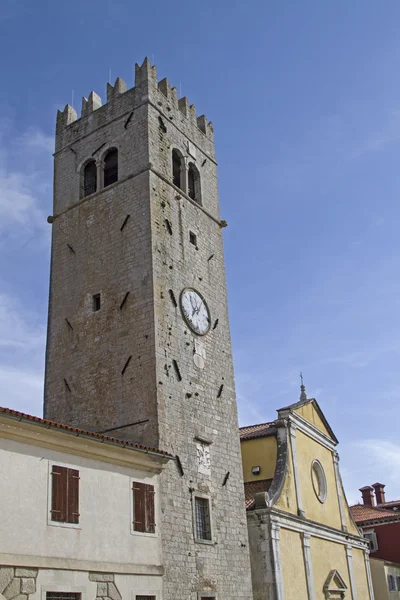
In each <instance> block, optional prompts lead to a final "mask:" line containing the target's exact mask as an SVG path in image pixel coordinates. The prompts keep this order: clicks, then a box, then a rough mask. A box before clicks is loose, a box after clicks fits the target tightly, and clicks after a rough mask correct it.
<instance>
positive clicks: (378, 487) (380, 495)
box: [372, 483, 386, 504]
mask: <svg viewBox="0 0 400 600" xmlns="http://www.w3.org/2000/svg"><path fill="white" fill-rule="evenodd" d="M372 487H373V488H374V490H375V498H376V503H377V504H384V503H385V502H386V500H385V485H384V484H383V483H373V484H372Z"/></svg>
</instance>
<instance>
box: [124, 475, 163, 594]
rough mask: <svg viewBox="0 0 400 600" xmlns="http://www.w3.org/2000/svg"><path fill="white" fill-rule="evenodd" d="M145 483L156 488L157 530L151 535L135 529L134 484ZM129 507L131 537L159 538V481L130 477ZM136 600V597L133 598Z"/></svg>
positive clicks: (155, 512) (149, 478) (155, 510)
mask: <svg viewBox="0 0 400 600" xmlns="http://www.w3.org/2000/svg"><path fill="white" fill-rule="evenodd" d="M135 482H136V483H145V484H147V485H152V486H153V487H154V520H155V529H154V533H149V532H146V531H136V530H135V529H134V528H133V515H134V513H133V509H134V506H133V490H132V487H133V484H134V483H135ZM129 506H130V509H129V510H130V517H129V522H130V525H129V528H130V532H131V535H135V536H141V537H150V538H157V537H159V533H158V531H159V529H160V526H159V523H160V515H159V487H158V480H154V479H152V478H151V477H147V478H144V479H143V478H142V479H141V478H140V477H129ZM136 593H137V594H138V596H140V595H142V596H143V595H146V593H147V592H146V593H143V594H139V593H138V592H135V594H136ZM148 595H150V596H154V594H152V593H149V594H148ZM133 598H134V596H133Z"/></svg>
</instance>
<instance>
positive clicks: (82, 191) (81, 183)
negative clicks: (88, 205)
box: [77, 156, 99, 200]
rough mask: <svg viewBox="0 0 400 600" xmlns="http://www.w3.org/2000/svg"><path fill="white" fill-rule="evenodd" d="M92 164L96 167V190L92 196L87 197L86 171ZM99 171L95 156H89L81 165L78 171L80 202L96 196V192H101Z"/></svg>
mask: <svg viewBox="0 0 400 600" xmlns="http://www.w3.org/2000/svg"><path fill="white" fill-rule="evenodd" d="M90 163H94V164H95V165H96V189H95V191H94V192H92V193H91V194H87V195H85V169H86V167H87V166H88V165H89V164H90ZM98 170H99V168H98V164H97V161H96V159H95V158H94V157H93V156H88V157H87V158H85V159H84V160H83V161H82V162H81V163H80V164H79V166H78V169H77V171H78V175H79V200H84V199H86V198H90V196H93V194H96V192H98V191H99V178H98Z"/></svg>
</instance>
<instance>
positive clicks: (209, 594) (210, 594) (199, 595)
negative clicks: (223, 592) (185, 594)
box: [197, 592, 217, 600]
mask: <svg viewBox="0 0 400 600" xmlns="http://www.w3.org/2000/svg"><path fill="white" fill-rule="evenodd" d="M202 598H214V599H215V600H217V593H216V592H197V600H202Z"/></svg>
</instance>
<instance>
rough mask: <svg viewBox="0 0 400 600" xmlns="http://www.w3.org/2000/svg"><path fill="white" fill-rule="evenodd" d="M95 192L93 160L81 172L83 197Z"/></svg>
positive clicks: (95, 170)
mask: <svg viewBox="0 0 400 600" xmlns="http://www.w3.org/2000/svg"><path fill="white" fill-rule="evenodd" d="M96 190H97V167H96V163H95V161H94V160H92V161H90V162H89V163H88V164H87V165H86V167H85V169H84V171H83V197H84V198H86V196H90V194H94V193H95V191H96Z"/></svg>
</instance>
